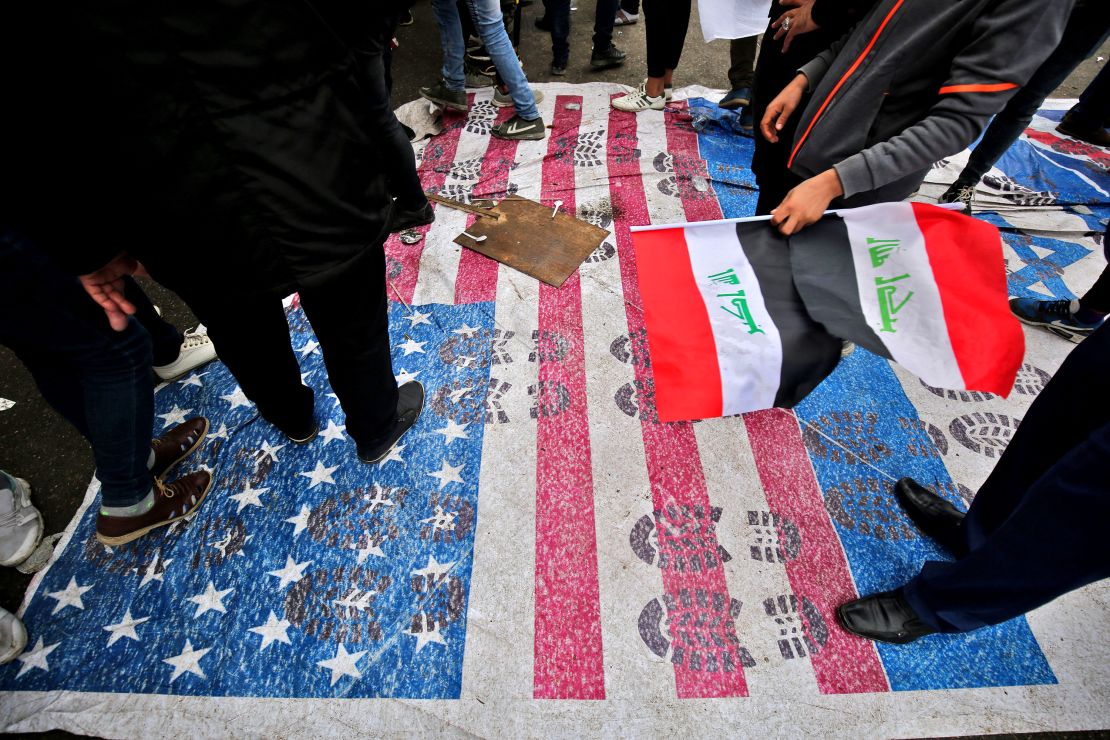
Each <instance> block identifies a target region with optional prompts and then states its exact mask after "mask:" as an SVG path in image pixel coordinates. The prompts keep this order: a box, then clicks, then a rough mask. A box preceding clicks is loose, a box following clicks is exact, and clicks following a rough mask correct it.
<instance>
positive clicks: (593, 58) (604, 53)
mask: <svg viewBox="0 0 1110 740" xmlns="http://www.w3.org/2000/svg"><path fill="white" fill-rule="evenodd" d="M627 56H628V55H627V54H625V53H624V52H623V51H621V50H620V49H618V48H617V47H616V46H614V45H613V44H609V48H608V49H600V50H598V49H595V50H594V53H593V54H591V55H590V67H591V68H593V69H608V68H609V67H618V66H620V65H622V64H624V59H625V57H627Z"/></svg>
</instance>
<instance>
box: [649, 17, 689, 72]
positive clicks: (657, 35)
mask: <svg viewBox="0 0 1110 740" xmlns="http://www.w3.org/2000/svg"><path fill="white" fill-rule="evenodd" d="M644 25H645V26H646V27H647V28H646V30H645V34H646V35H647V63H648V77H662V76H663V75H664V74H665V73H666V71H667V70H668V69H677V68H678V60H679V58H680V57H681V56H682V47H683V45H684V44H685V43H686V29H687V28H688V27H689V26H690V0H644Z"/></svg>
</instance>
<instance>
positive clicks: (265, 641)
mask: <svg viewBox="0 0 1110 740" xmlns="http://www.w3.org/2000/svg"><path fill="white" fill-rule="evenodd" d="M289 627H290V624H289V620H287V619H278V618H277V615H276V614H274V612H273V610H272V609H271V610H270V616H269V617H268V618H267V619H266V624H260V625H258V626H257V627H251V628H250V629H248V630H247V632H253V633H255V634H256V635H262V645H261V646H260V647H259V648H258V652H262V651H263V650H265V649H266V648H267V647H269V645H270V643H271V642H284V643H285V644H286V645H290V644H291V643H290V642H289V635H288V634H287V630H288V629H289Z"/></svg>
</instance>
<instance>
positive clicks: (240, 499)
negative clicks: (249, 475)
mask: <svg viewBox="0 0 1110 740" xmlns="http://www.w3.org/2000/svg"><path fill="white" fill-rule="evenodd" d="M269 491H270V489H269V488H251V484H250V483H247V485H246V487H245V488H243V490H242V491H240V492H239V493H233V494H231V496H230V497H229V498H233V499H235V501H236V503H238V504H239V506H238V508H236V509H235V513H236V514H238V513H239V512H240V511H242V510H243V509H245V508H246V507H248V506H262V499H261V496H262V494H264V493H268V492H269Z"/></svg>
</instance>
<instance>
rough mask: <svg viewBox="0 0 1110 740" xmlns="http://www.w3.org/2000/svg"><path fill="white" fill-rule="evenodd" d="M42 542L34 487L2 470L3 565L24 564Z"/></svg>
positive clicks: (0, 552) (0, 546) (0, 525)
mask: <svg viewBox="0 0 1110 740" xmlns="http://www.w3.org/2000/svg"><path fill="white" fill-rule="evenodd" d="M41 539H42V514H40V513H39V510H38V509H36V508H35V507H34V506H33V505H32V504H31V485H30V484H29V483H28V482H27V481H25V480H23V479H22V478H15V477H13V476H10V475H8V474H7V473H5V472H4V471H2V470H0V565H18V564H19V563H22V562H23V561H24V560H26V559H27V558H28V557H30V556H31V553H33V552H34V551H35V548H36V547H38V546H39V540H41ZM0 649H2V646H0Z"/></svg>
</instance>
